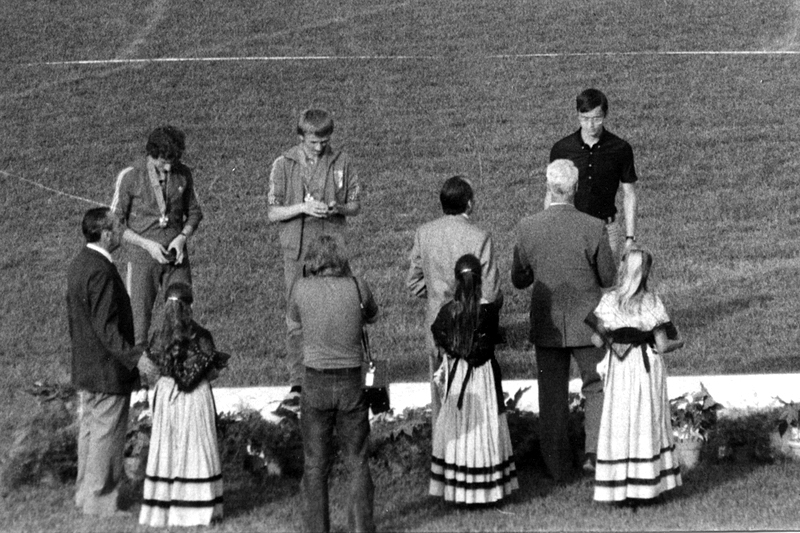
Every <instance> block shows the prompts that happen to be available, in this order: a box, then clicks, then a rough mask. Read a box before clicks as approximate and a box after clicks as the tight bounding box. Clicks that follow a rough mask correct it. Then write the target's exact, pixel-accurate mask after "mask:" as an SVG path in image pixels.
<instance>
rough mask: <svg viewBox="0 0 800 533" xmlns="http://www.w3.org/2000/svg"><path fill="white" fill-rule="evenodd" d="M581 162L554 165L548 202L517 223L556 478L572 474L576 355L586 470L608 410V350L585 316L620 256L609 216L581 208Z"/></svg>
mask: <svg viewBox="0 0 800 533" xmlns="http://www.w3.org/2000/svg"><path fill="white" fill-rule="evenodd" d="M577 186H578V169H577V168H576V167H575V165H574V164H573V163H572V162H571V161H569V160H566V159H557V160H555V161H553V162H552V163H550V165H548V167H547V191H548V195H549V197H550V203H549V205H548V207H547V208H546V209H545V210H544V211H541V212H539V213H536V214H535V215H532V216H529V217H526V218H524V219H522V220H521V221H520V223H519V225H518V226H517V243H516V245H515V246H514V263H513V266H512V269H511V282H512V283H513V284H514V287H516V288H517V289H524V288H526V287H530V286H532V291H531V309H530V324H531V325H530V341H531V343H532V344H533V345H534V347H535V350H536V366H537V368H538V380H539V420H540V428H541V441H540V442H541V449H542V457H543V458H544V462H545V465H546V466H547V469H548V471H549V473H550V475H551V476H552V477H553V479H555V480H557V481H561V480H563V479H565V478H567V477H569V474H570V470H571V469H572V452H571V450H570V447H569V439H568V435H567V422H568V418H569V404H568V397H569V390H568V385H569V369H570V357H574V358H575V360H576V361H577V363H578V367H579V369H580V373H581V379H582V380H583V387H582V389H581V391H582V393H583V396H584V397H585V398H586V420H585V428H586V443H585V447H584V453H585V456H584V458H583V461H582V466H583V469H584V470H585V471H587V472H594V465H595V461H596V452H597V435H598V432H599V430H600V416H601V414H602V410H603V382H602V380H601V379H600V376H599V375H598V374H597V369H596V366H597V363H599V362H600V361H601V360H602V359H603V355H604V351H603V350H602V349H601V348H596V347H595V346H594V345H592V341H591V335H592V330H591V329H590V328H588V327H587V326H586V325H585V324H584V319H585V318H586V316H587V315H588V314H589V313H590V312H591V311H592V310H593V309H594V308H595V306H596V305H597V303H598V302H599V301H600V296H601V289H602V288H603V287H610V286H611V285H612V283H613V281H614V274H615V270H616V267H615V262H614V257H613V254H612V252H611V247H610V246H609V243H608V235H607V234H606V227H605V224H604V222H603V221H602V220H600V219H598V218H595V217H592V216H590V215H587V214H585V213H581V212H580V211H578V210H577V209H576V208H575V205H574V198H575V191H576V189H577Z"/></svg>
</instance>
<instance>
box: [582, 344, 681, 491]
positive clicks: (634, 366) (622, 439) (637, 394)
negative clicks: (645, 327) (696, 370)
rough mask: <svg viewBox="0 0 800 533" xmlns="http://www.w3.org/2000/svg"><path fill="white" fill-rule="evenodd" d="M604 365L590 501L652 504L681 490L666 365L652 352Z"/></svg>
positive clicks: (647, 350)
mask: <svg viewBox="0 0 800 533" xmlns="http://www.w3.org/2000/svg"><path fill="white" fill-rule="evenodd" d="M606 357H609V355H608V354H607V355H606ZM643 357H646V358H647V365H645V362H644V359H643ZM608 362H609V365H608V374H607V376H606V380H605V384H604V389H605V398H604V400H603V416H602V418H601V421H600V434H599V437H598V444H597V469H596V470H595V486H594V499H595V500H596V501H602V502H615V501H624V500H626V499H652V498H655V497H657V496H658V495H659V494H661V493H662V492H664V491H667V490H670V489H674V488H675V487H678V486H680V485H681V474H680V467H679V465H678V458H677V456H676V453H675V445H674V443H673V438H672V423H671V420H670V409H669V397H668V396H667V374H666V369H665V368H664V361H663V359H662V358H661V356H660V355H659V354H658V353H656V352H655V351H654V350H653V349H652V348H650V347H646V348H645V349H644V354H643V353H642V349H641V348H639V347H634V348H633V349H631V351H630V352H629V353H628V354H627V355H626V356H625V358H624V359H619V358H618V357H616V356H615V355H613V354H612V355H610V359H608Z"/></svg>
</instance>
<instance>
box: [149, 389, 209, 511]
mask: <svg viewBox="0 0 800 533" xmlns="http://www.w3.org/2000/svg"><path fill="white" fill-rule="evenodd" d="M215 414H216V411H215V406H214V397H213V395H212V393H211V386H210V385H209V384H208V381H206V380H203V381H201V382H200V384H199V385H198V386H197V387H196V388H195V389H193V390H192V391H191V392H181V391H179V390H178V387H177V385H176V384H175V381H174V380H173V379H172V378H169V377H161V378H159V380H158V382H157V383H156V389H155V398H154V401H153V430H152V434H151V436H150V452H149V455H148V457H147V471H146V477H145V481H144V497H143V501H142V509H141V512H140V514H139V523H140V524H142V525H148V526H156V527H164V526H201V525H208V524H209V523H211V521H212V520H217V519H220V518H222V464H221V461H220V457H219V450H218V445H217V430H216V425H215Z"/></svg>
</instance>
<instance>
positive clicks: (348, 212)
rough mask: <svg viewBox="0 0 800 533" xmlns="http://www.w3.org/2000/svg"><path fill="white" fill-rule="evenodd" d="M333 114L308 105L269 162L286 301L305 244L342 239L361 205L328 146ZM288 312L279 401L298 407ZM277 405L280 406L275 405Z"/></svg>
mask: <svg viewBox="0 0 800 533" xmlns="http://www.w3.org/2000/svg"><path fill="white" fill-rule="evenodd" d="M332 135H333V117H332V116H331V114H330V113H329V112H328V111H327V110H325V109H307V110H305V111H303V112H302V113H300V117H299V118H298V121H297V136H298V139H299V141H300V142H299V144H297V145H296V146H294V147H292V148H290V149H288V150H287V151H285V152H284V153H283V154H281V155H280V156H279V157H278V158H277V159H276V160H275V161H274V163H273V164H272V171H271V172H270V175H269V193H268V195H267V217H268V218H269V220H270V222H275V223H277V224H278V226H279V229H278V236H279V240H280V245H281V251H282V255H283V275H284V287H285V301H286V302H289V300H290V297H291V294H292V289H293V287H294V284H295V282H296V281H297V280H298V279H300V278H301V277H303V275H304V273H303V270H304V269H303V266H304V260H305V255H306V252H307V251H308V247H309V245H310V244H311V243H312V242H314V240H316V239H317V238H318V237H319V236H321V235H333V236H336V237H339V238H341V239H342V241H344V233H345V229H346V224H347V217H352V216H356V215H358V213H359V212H360V211H361V184H360V182H359V179H358V174H357V173H356V170H355V168H354V166H353V163H352V161H351V159H350V157H349V156H348V155H347V154H346V153H345V152H342V151H339V150H334V149H333V147H332V146H331V136H332ZM290 322H291V321H290V319H289V317H288V315H287V317H286V323H287V337H286V363H287V366H288V369H289V382H290V386H291V388H290V391H289V395H288V396H287V397H286V399H285V400H284V402H283V403H282V404H281V407H284V408H287V409H290V410H292V411H295V412H296V411H297V410H298V409H299V406H300V393H301V391H302V380H303V362H302V352H301V347H302V339H301V338H300V336H298V335H289V334H288V328H289V325H290ZM279 409H280V408H279Z"/></svg>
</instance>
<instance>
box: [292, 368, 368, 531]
mask: <svg viewBox="0 0 800 533" xmlns="http://www.w3.org/2000/svg"><path fill="white" fill-rule="evenodd" d="M361 379H362V378H361V369H360V368H354V369H343V370H337V371H328V372H323V371H318V370H314V369H312V368H306V373H305V380H304V384H303V395H302V400H301V407H300V409H301V412H302V416H301V417H300V427H301V431H302V434H303V454H304V456H305V465H304V469H303V481H302V485H301V490H302V492H303V499H304V501H305V513H304V522H305V524H304V525H305V530H306V531H307V532H308V533H319V532H328V531H330V515H329V510H328V476H329V474H330V470H331V464H332V463H333V458H334V449H333V435H334V430H335V431H336V436H337V438H338V442H339V446H341V448H342V452H343V453H342V455H343V456H344V460H345V465H346V467H347V471H348V473H349V475H350V487H349V494H348V495H347V498H346V500H345V501H346V502H347V521H348V527H347V531H355V532H372V531H375V522H374V520H373V516H372V512H373V498H374V496H373V494H374V491H375V489H374V486H373V484H372V476H371V475H370V472H369V462H368V451H369V450H368V447H369V418H368V416H367V404H366V401H365V399H364V393H363V392H362V385H361Z"/></svg>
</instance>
